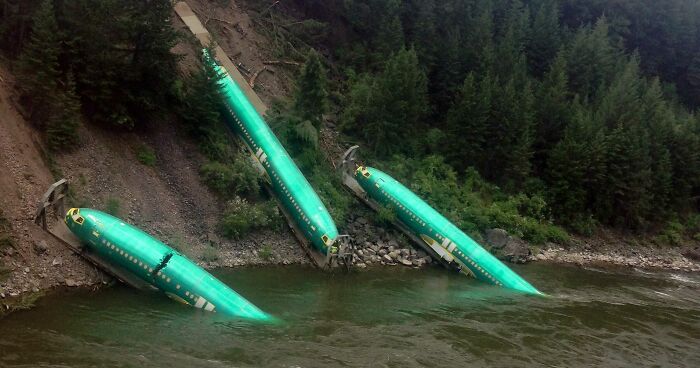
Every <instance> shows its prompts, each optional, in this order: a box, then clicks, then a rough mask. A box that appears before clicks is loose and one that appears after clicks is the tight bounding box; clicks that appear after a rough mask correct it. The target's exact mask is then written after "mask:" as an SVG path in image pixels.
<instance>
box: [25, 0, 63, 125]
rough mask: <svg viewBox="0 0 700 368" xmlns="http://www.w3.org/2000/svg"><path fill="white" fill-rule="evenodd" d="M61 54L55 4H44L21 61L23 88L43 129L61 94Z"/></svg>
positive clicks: (35, 16) (45, 0) (36, 119)
mask: <svg viewBox="0 0 700 368" xmlns="http://www.w3.org/2000/svg"><path fill="white" fill-rule="evenodd" d="M60 53H61V37H60V33H59V29H58V24H57V23H56V16H55V14H54V8H53V2H52V1H51V0H44V1H43V2H42V3H41V5H40V6H39V9H38V10H37V11H36V14H35V15H34V19H33V26H32V34H31V37H30V39H29V42H28V43H27V45H26V46H25V47H24V50H23V51H22V54H21V55H20V57H19V60H18V61H17V67H18V78H19V81H20V88H21V90H22V93H23V94H24V95H25V96H26V97H27V99H28V101H29V105H30V111H31V112H32V119H34V120H35V121H37V122H38V123H39V124H40V125H44V123H45V122H44V121H43V120H45V119H46V118H47V117H48V115H49V109H48V108H47V107H48V101H49V99H50V98H51V96H53V95H54V94H55V93H56V92H57V88H58V81H59V78H60V75H61V72H60V70H59V64H58V58H59V55H60Z"/></svg>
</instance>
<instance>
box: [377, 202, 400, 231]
mask: <svg viewBox="0 0 700 368" xmlns="http://www.w3.org/2000/svg"><path fill="white" fill-rule="evenodd" d="M376 219H377V222H378V223H379V224H380V225H383V226H392V225H393V223H394V221H396V209H395V208H394V206H391V205H386V206H382V207H380V208H379V211H377V213H376Z"/></svg>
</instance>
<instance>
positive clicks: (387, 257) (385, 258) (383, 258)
mask: <svg viewBox="0 0 700 368" xmlns="http://www.w3.org/2000/svg"><path fill="white" fill-rule="evenodd" d="M382 260H383V261H384V262H388V263H394V260H393V259H392V258H391V257H389V255H388V254H385V255H384V257H382Z"/></svg>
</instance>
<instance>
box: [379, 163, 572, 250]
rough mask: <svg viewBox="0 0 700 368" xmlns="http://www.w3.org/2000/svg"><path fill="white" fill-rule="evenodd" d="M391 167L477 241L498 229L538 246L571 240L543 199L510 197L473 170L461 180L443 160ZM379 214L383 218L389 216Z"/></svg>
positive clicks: (396, 174) (535, 196)
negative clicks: (552, 219) (552, 218)
mask: <svg viewBox="0 0 700 368" xmlns="http://www.w3.org/2000/svg"><path fill="white" fill-rule="evenodd" d="M386 166H387V167H391V172H392V174H393V175H395V178H396V179H397V180H399V181H400V182H402V183H403V184H404V185H407V186H409V187H410V188H411V189H412V190H413V191H414V192H415V193H416V194H417V195H418V196H419V197H421V198H422V199H424V200H425V201H426V202H428V203H429V204H430V205H431V206H433V207H434V208H435V209H436V210H437V211H438V212H440V213H442V214H443V215H444V216H445V217H447V218H448V219H450V220H451V221H452V222H454V223H455V225H457V227H459V228H460V229H462V230H463V231H465V232H466V233H468V234H470V235H471V236H472V237H474V238H475V239H479V238H480V237H481V236H480V233H482V232H484V231H485V230H487V229H490V228H496V227H498V228H502V229H505V230H507V231H508V232H509V233H511V234H513V235H516V236H519V237H522V238H523V239H525V240H527V241H529V242H531V243H534V244H541V243H544V242H547V241H553V242H565V241H567V240H568V234H567V233H566V231H565V230H564V229H562V228H561V227H558V226H555V225H553V224H552V222H551V220H550V211H549V206H548V205H547V202H546V201H545V200H544V198H542V197H541V196H539V195H526V194H516V195H508V194H506V193H504V192H503V191H502V190H500V189H499V188H498V187H496V186H494V185H492V184H489V183H488V182H486V181H485V180H484V179H482V178H481V177H480V176H479V174H478V173H477V172H476V170H473V169H467V170H466V171H465V173H464V175H463V176H462V177H461V178H460V177H459V176H458V175H457V173H456V172H455V171H454V170H453V169H452V167H450V166H449V165H448V164H446V163H445V162H444V160H443V158H442V157H441V156H429V157H426V158H424V159H420V160H417V159H409V158H406V157H402V156H396V157H394V158H392V160H391V161H389V162H388V163H386ZM379 212H380V213H379V214H378V217H381V216H382V212H384V210H380V211H379Z"/></svg>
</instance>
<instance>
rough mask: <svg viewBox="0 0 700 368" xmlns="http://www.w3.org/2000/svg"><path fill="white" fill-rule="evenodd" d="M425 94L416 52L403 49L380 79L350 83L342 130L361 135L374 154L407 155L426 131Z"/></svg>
mask: <svg viewBox="0 0 700 368" xmlns="http://www.w3.org/2000/svg"><path fill="white" fill-rule="evenodd" d="M427 94H428V90H427V78H426V76H425V73H424V72H423V71H422V69H421V68H420V65H419V64H418V56H417V55H416V52H415V50H413V49H410V50H406V49H402V50H401V51H399V52H398V53H396V54H395V55H393V56H392V57H391V58H390V59H389V60H388V61H387V63H386V66H385V68H384V70H383V71H382V72H381V73H380V74H379V75H377V76H376V77H374V78H372V77H369V76H364V77H361V78H359V79H357V80H356V81H354V82H353V83H352V85H351V88H350V94H349V101H350V102H349V106H348V107H347V109H346V111H345V113H344V114H343V126H344V129H345V130H346V131H350V132H354V133H356V134H357V133H361V134H362V136H363V138H364V139H365V141H367V142H368V143H369V145H370V147H371V148H372V149H373V150H374V151H375V153H377V154H380V155H387V154H391V153H394V152H397V151H408V150H410V148H411V146H412V145H413V144H414V143H415V140H416V139H417V138H418V137H419V135H418V134H417V133H418V132H419V131H420V129H424V128H425V126H424V125H422V124H423V118H424V117H425V116H426V114H427V112H428V96H427ZM396 142H400V144H396Z"/></svg>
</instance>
